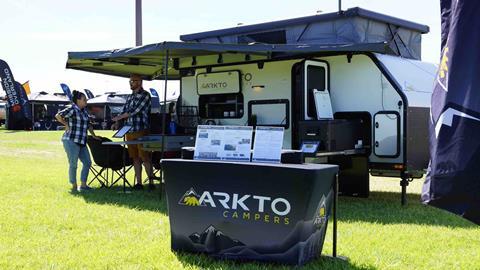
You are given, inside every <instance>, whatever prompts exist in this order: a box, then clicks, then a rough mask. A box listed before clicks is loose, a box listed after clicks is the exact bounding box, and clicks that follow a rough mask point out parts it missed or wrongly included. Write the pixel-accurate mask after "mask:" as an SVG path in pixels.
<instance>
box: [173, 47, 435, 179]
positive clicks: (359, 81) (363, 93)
mask: <svg viewBox="0 0 480 270" xmlns="http://www.w3.org/2000/svg"><path fill="white" fill-rule="evenodd" d="M307 59H308V60H307ZM205 62H209V61H208V60H207V59H205ZM197 64H198V65H200V66H201V65H202V63H201V62H198V63H197ZM295 64H303V65H305V67H306V69H305V70H307V69H308V68H321V69H324V70H325V72H324V74H325V80H324V81H325V87H326V89H328V90H329V92H330V97H331V104H332V110H333V112H334V113H337V112H368V113H369V114H370V115H371V118H372V121H371V122H372V126H371V129H372V130H371V133H372V134H373V136H372V138H371V142H363V143H364V144H365V145H371V146H372V151H371V154H370V156H369V162H371V163H376V164H405V165H408V160H406V157H407V153H408V152H409V150H412V152H415V149H407V148H406V144H408V141H413V140H418V141H421V142H417V143H416V144H415V145H418V147H423V148H425V147H426V146H427V145H428V141H427V137H424V136H422V137H419V136H417V135H418V132H420V131H419V130H411V131H410V132H411V133H412V134H411V136H410V137H406V134H408V131H407V126H408V123H407V121H406V120H410V121H415V118H417V119H423V120H425V119H427V118H426V117H427V116H428V113H429V107H430V96H431V91H432V85H433V80H434V77H435V69H436V68H435V66H434V65H433V64H429V63H424V62H421V61H416V60H410V59H403V58H400V57H396V56H387V55H381V54H357V55H352V56H348V57H347V55H336V56H327V57H312V58H310V57H307V58H300V59H293V60H283V61H270V62H265V63H263V66H262V68H259V65H258V64H257V63H248V64H242V63H239V64H235V65H227V66H224V65H222V66H218V67H215V66H209V67H208V70H209V71H210V72H213V73H215V72H226V71H240V74H241V77H240V78H241V80H240V82H241V92H240V93H238V95H241V96H242V100H243V101H242V102H241V108H242V109H241V110H238V111H235V112H234V114H235V115H236V116H235V117H231V116H230V112H229V111H226V112H228V113H229V114H228V116H227V117H223V116H222V117H219V118H214V117H208V116H205V115H203V116H202V115H201V117H203V119H202V120H203V121H206V120H214V121H215V123H216V124H220V125H245V124H247V123H248V122H249V119H248V115H249V112H248V110H249V106H248V104H249V103H251V102H258V101H273V102H274V101H276V100H286V101H288V105H287V106H284V107H283V108H287V107H288V112H286V111H285V109H283V110H282V107H279V106H278V103H272V104H271V108H272V109H267V110H261V111H259V113H260V114H256V117H257V119H258V120H261V124H263V125H269V124H270V125H279V124H280V125H283V126H284V127H285V136H284V148H292V147H294V143H293V139H292V137H294V133H295V132H298V130H292V127H293V126H295V125H294V123H292V121H294V120H293V117H292V114H293V113H294V110H295V109H296V108H298V107H299V106H297V104H293V102H292V99H293V97H292V93H293V91H292V80H293V78H292V76H293V74H292V69H293V66H294V65H295ZM205 73H207V68H197V69H195V73H194V74H191V76H185V77H182V78H181V101H182V104H184V105H187V106H198V107H201V106H209V105H210V106H215V105H219V106H221V104H208V103H203V104H200V103H199V101H200V97H201V96H202V95H200V94H199V93H198V91H197V76H201V75H199V74H205ZM305 80H308V78H305ZM397 88H399V89H397ZM295 90H296V91H298V89H295ZM305 90H306V89H305ZM322 90H323V89H322ZM218 94H225V93H224V92H222V91H221V90H220V91H217V92H216V93H215V95H218ZM305 95H306V93H305ZM264 106H266V105H264ZM302 107H303V111H302V112H300V113H301V114H303V116H304V118H305V120H311V119H313V118H312V117H309V116H308V114H307V111H306V110H307V106H302ZM226 110H228V109H226ZM405 112H406V113H405ZM297 113H298V112H297ZM250 115H251V114H250ZM406 117H407V119H406ZM285 119H289V122H288V123H287V122H285ZM258 120H257V121H258ZM282 121H283V122H282ZM375 123H378V127H376V126H375ZM422 128H423V129H425V130H426V129H427V126H426V125H424V126H423V127H422ZM423 132H426V131H422V132H421V133H423ZM376 144H377V146H376ZM422 154H423V157H415V158H417V159H418V158H421V159H423V163H425V162H426V161H427V160H428V153H426V151H423V153H422ZM386 168H388V170H385V171H384V172H382V170H374V173H376V174H382V173H383V174H385V175H388V172H389V171H390V170H391V169H393V167H389V166H386ZM399 168H400V167H399ZM424 168H425V167H423V168H417V167H415V168H411V169H412V170H415V173H414V175H421V174H422V172H421V171H422V170H423V169H424ZM408 169H409V168H408V166H407V170H408ZM394 175H396V176H400V174H399V173H396V174H395V173H394ZM412 175H413V171H412Z"/></svg>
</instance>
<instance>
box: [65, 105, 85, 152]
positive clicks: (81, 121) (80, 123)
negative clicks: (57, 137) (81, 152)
mask: <svg viewBox="0 0 480 270" xmlns="http://www.w3.org/2000/svg"><path fill="white" fill-rule="evenodd" d="M58 114H59V115H61V116H62V117H63V118H65V120H66V121H67V123H68V126H69V127H70V130H68V131H65V133H63V137H62V140H64V141H65V140H71V141H73V142H75V143H78V144H80V145H86V144H87V131H88V125H89V115H88V113H87V110H86V109H80V108H79V107H78V106H77V105H76V104H72V105H71V106H69V107H67V108H65V109H63V110H61V111H60V112H59V113H58Z"/></svg>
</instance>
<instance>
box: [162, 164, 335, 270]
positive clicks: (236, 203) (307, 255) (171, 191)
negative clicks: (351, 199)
mask: <svg viewBox="0 0 480 270" xmlns="http://www.w3.org/2000/svg"><path fill="white" fill-rule="evenodd" d="M162 166H163V169H164V174H165V188H166V194H167V201H168V213H169V218H170V229H171V238H172V249H173V250H176V251H188V252H200V253H207V254H210V255H212V256H215V257H219V258H223V259H240V260H260V261H273V262H277V263H288V264H295V265H302V264H304V263H305V262H307V261H309V260H311V259H313V258H315V257H316V256H319V255H320V253H321V250H322V247H323V242H324V239H325V233H326V228H327V222H328V220H329V219H330V217H331V216H332V211H331V210H332V206H334V208H335V209H336V193H337V192H336V191H337V190H336V185H337V181H336V179H337V178H336V175H337V172H338V166H336V165H324V164H263V163H236V162H221V161H200V160H183V159H165V160H163V161H162ZM335 209H334V211H333V212H335ZM333 248H334V251H333V255H334V256H336V224H335V223H334V244H333Z"/></svg>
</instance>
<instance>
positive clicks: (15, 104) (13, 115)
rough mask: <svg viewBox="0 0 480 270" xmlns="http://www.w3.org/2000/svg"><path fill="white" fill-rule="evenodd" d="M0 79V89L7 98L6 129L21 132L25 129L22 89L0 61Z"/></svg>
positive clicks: (3, 62) (6, 65) (0, 60)
mask: <svg viewBox="0 0 480 270" xmlns="http://www.w3.org/2000/svg"><path fill="white" fill-rule="evenodd" d="M0 78H1V79H2V87H3V90H4V91H5V94H6V96H7V105H8V114H7V115H8V117H7V119H6V123H7V125H6V126H7V129H10V130H22V129H24V128H25V122H26V121H25V115H26V112H25V108H24V104H25V102H24V99H23V98H22V91H24V90H23V87H21V84H19V83H18V82H16V81H15V79H14V78H13V74H12V71H11V70H10V67H9V66H8V64H7V62H5V61H3V60H2V59H0Z"/></svg>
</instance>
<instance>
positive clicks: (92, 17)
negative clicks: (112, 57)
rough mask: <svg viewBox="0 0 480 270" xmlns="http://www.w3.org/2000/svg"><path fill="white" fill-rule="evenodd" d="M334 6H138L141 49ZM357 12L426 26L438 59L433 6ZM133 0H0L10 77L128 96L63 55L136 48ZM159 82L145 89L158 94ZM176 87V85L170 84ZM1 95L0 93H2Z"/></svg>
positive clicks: (47, 87)
mask: <svg viewBox="0 0 480 270" xmlns="http://www.w3.org/2000/svg"><path fill="white" fill-rule="evenodd" d="M337 5H338V2H337V0H328V1H326V0H323V1H321V0H320V1H318V0H317V1H313V0H301V1H298V0H297V1H283V0H277V1H270V0H268V1H266V0H265V1H259V0H256V1H253V0H243V1H226V0H223V1H219V0H211V1H209V0H205V1H198V0H197V1H194V0H183V1H155V0H143V44H150V43H156V42H161V41H166V40H169V41H176V40H178V39H179V36H180V35H181V34H189V33H195V32H202V31H207V30H214V29H220V28H227V27H233V26H236V25H237V24H238V23H243V24H253V23H260V22H266V21H274V20H280V19H287V18H294V17H301V16H308V15H314V14H316V12H317V10H321V11H322V12H324V13H326V12H332V11H336V10H337ZM356 6H358V7H361V8H364V9H369V10H372V11H376V12H380V13H384V14H388V15H391V16H395V17H399V18H402V19H407V20H411V21H414V22H418V23H421V24H426V25H429V26H430V33H428V34H426V35H423V41H422V57H423V60H424V61H428V62H438V58H439V54H440V1H439V0H403V1H398V0H350V1H349V0H343V1H342V7H343V9H347V8H350V7H356ZM134 7H135V1H134V0H97V1H93V0H83V1H53V0H42V1H31V0H30V1H27V0H0V11H1V12H0V13H1V16H0V29H1V30H0V33H1V36H2V38H1V40H0V58H1V59H3V60H5V61H7V62H8V63H9V65H10V68H11V69H12V72H13V74H14V76H15V79H16V80H17V81H19V82H21V83H23V82H25V81H27V80H30V83H31V88H32V91H34V92H36V91H49V92H54V91H57V92H60V91H61V89H60V86H59V83H61V82H65V83H67V84H68V85H69V86H70V88H72V89H83V88H88V89H92V90H93V91H95V92H97V93H103V92H105V91H112V90H128V83H127V79H124V78H116V77H112V76H105V75H99V74H93V73H86V72H81V71H74V70H66V69H65V62H66V59H67V52H68V51H89V50H105V49H114V48H125V47H132V46H134V45H135V25H134V22H135V17H134V15H135V13H134V11H135V10H134ZM162 85H163V84H162V82H160V81H155V82H146V83H145V86H146V87H154V88H156V89H163V87H162ZM169 85H170V86H171V87H169V89H170V88H172V90H173V88H178V85H177V84H170V83H169ZM0 91H1V90H0Z"/></svg>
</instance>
